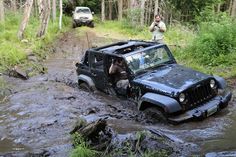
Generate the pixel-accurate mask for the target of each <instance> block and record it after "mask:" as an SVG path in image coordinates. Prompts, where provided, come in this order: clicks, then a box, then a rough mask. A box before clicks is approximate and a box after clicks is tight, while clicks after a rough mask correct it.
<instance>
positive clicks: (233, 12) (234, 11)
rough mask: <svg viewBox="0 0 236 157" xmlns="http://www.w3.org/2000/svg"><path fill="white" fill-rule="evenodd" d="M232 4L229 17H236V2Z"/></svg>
mask: <svg viewBox="0 0 236 157" xmlns="http://www.w3.org/2000/svg"><path fill="white" fill-rule="evenodd" d="M232 2H233V4H232V10H231V16H232V17H236V0H233V1H232Z"/></svg>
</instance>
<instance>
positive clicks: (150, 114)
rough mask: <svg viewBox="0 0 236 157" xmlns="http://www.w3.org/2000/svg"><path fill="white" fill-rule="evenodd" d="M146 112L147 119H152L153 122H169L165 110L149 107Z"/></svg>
mask: <svg viewBox="0 0 236 157" xmlns="http://www.w3.org/2000/svg"><path fill="white" fill-rule="evenodd" d="M144 113H145V116H146V118H147V120H148V121H151V122H152V123H157V122H162V123H166V122H167V117H166V115H165V114H164V113H163V111H161V110H160V109H159V108H157V107H149V108H147V109H145V110H144Z"/></svg>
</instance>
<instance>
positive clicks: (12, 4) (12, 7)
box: [11, 0, 16, 13]
mask: <svg viewBox="0 0 236 157" xmlns="http://www.w3.org/2000/svg"><path fill="white" fill-rule="evenodd" d="M11 9H12V11H13V12H14V13H15V12H16V0H11Z"/></svg>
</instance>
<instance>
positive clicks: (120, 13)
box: [118, 0, 123, 20]
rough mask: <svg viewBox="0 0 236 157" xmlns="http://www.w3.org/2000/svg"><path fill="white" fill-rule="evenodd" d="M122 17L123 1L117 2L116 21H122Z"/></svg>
mask: <svg viewBox="0 0 236 157" xmlns="http://www.w3.org/2000/svg"><path fill="white" fill-rule="evenodd" d="M122 16H123V0H118V20H122Z"/></svg>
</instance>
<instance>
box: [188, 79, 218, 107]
mask: <svg viewBox="0 0 236 157" xmlns="http://www.w3.org/2000/svg"><path fill="white" fill-rule="evenodd" d="M187 95H188V103H187V104H186V106H185V110H188V109H191V108H194V107H196V106H198V105H200V104H202V103H204V102H206V101H208V100H209V99H211V98H212V97H214V96H215V95H216V92H214V90H212V89H211V87H210V84H209V83H208V82H207V83H205V84H199V85H197V86H195V87H193V88H191V89H190V90H189V91H188V92H187Z"/></svg>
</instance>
